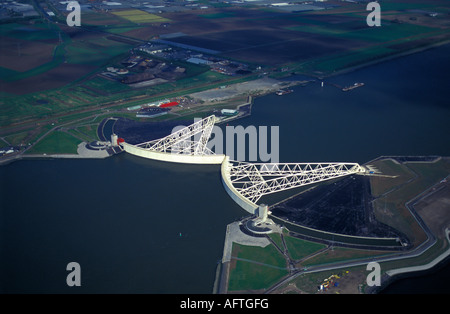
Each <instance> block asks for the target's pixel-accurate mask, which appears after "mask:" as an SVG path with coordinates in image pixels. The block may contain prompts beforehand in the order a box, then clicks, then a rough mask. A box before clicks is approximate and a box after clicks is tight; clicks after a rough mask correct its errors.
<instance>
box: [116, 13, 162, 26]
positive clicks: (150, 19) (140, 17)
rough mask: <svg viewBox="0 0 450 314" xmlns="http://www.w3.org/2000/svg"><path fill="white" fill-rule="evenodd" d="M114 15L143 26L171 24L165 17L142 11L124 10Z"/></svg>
mask: <svg viewBox="0 0 450 314" xmlns="http://www.w3.org/2000/svg"><path fill="white" fill-rule="evenodd" d="M113 14H114V15H117V16H119V17H121V18H124V19H126V20H128V21H130V22H133V23H136V24H141V23H164V22H169V21H170V20H169V19H166V18H164V17H161V16H158V15H155V14H151V13H147V12H145V11H141V10H123V11H116V12H113Z"/></svg>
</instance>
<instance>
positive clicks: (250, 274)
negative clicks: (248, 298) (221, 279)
mask: <svg viewBox="0 0 450 314" xmlns="http://www.w3.org/2000/svg"><path fill="white" fill-rule="evenodd" d="M233 256H234V257H235V258H239V260H236V261H235V263H236V264H235V267H234V268H232V270H231V272H230V280H229V284H228V290H229V291H238V290H259V289H264V288H267V287H269V286H270V285H272V284H274V283H275V282H276V281H278V280H279V279H280V278H282V277H283V276H285V275H287V273H288V272H287V270H286V262H285V260H284V258H283V256H282V255H281V254H280V253H279V252H278V251H277V250H276V249H275V247H274V246H272V245H269V246H266V247H265V248H261V247H254V246H245V245H240V244H236V243H233ZM240 259H242V260H240ZM252 260H253V262H252Z"/></svg>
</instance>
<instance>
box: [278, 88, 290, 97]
mask: <svg viewBox="0 0 450 314" xmlns="http://www.w3.org/2000/svg"><path fill="white" fill-rule="evenodd" d="M292 92H294V91H293V90H292V89H280V90H277V92H276V94H277V95H278V96H283V95H286V94H290V93H292Z"/></svg>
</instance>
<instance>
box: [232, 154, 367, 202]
mask: <svg viewBox="0 0 450 314" xmlns="http://www.w3.org/2000/svg"><path fill="white" fill-rule="evenodd" d="M236 163H237V164H236ZM363 172H364V168H363V167H361V166H360V165H359V164H357V163H284V164H252V163H244V162H232V166H231V167H230V180H231V182H232V184H233V186H234V187H235V188H236V190H237V191H238V192H239V193H240V194H241V195H242V196H243V197H245V198H247V199H248V200H250V201H251V202H253V203H256V202H257V201H258V200H259V199H260V198H261V197H262V196H263V195H266V194H271V193H275V192H279V191H283V190H287V189H293V188H296V187H300V186H304V185H308V184H312V183H317V182H322V181H326V180H330V179H334V178H338V177H342V176H346V175H350V174H356V173H363Z"/></svg>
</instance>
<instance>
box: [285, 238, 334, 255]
mask: <svg viewBox="0 0 450 314" xmlns="http://www.w3.org/2000/svg"><path fill="white" fill-rule="evenodd" d="M284 241H285V242H286V246H287V249H288V251H289V255H290V256H291V258H292V259H294V260H299V259H301V258H304V257H306V256H308V255H310V254H312V253H314V252H316V251H318V250H320V249H323V248H325V247H326V245H325V244H320V243H314V242H310V241H306V240H301V239H297V238H294V237H287V236H285V237H284Z"/></svg>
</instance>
